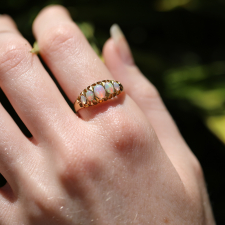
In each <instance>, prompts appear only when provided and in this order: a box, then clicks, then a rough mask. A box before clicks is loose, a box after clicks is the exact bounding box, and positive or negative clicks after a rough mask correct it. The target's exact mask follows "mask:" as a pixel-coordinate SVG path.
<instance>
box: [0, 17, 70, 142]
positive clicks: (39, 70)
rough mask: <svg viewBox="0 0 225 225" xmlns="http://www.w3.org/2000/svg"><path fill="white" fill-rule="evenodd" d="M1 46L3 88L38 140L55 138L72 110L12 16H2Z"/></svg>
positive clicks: (0, 63)
mask: <svg viewBox="0 0 225 225" xmlns="http://www.w3.org/2000/svg"><path fill="white" fill-rule="evenodd" d="M6 27H7V29H6ZM0 46H1V47H0V86H1V88H2V89H3V91H4V93H5V94H6V96H7V98H8V99H9V100H10V102H11V104H12V105H13V107H14V108H15V110H16V111H17V113H18V115H19V116H20V118H21V119H22V120H23V122H24V123H25V125H26V126H27V128H28V129H29V130H30V132H31V133H32V134H33V136H34V138H36V139H37V140H38V141H39V139H42V138H45V139H47V140H49V136H51V138H52V136H53V139H54V135H56V134H57V132H56V130H60V131H62V132H63V130H62V129H61V128H62V127H65V118H66V119H68V120H69V118H71V115H72V111H71V110H70V108H69V106H68V105H67V104H66V102H65V100H64V99H63V97H62V95H61V94H60V92H59V90H58V89H57V87H56V85H55V84H54V82H53V81H52V80H51V78H50V77H49V75H48V74H47V72H46V71H45V69H44V68H43V66H42V64H41V63H40V60H39V59H38V57H37V56H36V55H34V54H31V53H30V52H29V51H30V50H31V46H30V45H29V43H28V42H27V41H26V40H25V39H24V38H23V37H22V36H21V35H20V34H19V32H18V31H17V30H16V28H15V24H14V22H13V21H12V19H11V18H10V17H8V16H0ZM69 115H70V116H69Z"/></svg>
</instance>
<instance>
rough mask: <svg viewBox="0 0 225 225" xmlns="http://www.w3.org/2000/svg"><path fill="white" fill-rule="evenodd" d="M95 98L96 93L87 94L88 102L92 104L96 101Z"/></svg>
mask: <svg viewBox="0 0 225 225" xmlns="http://www.w3.org/2000/svg"><path fill="white" fill-rule="evenodd" d="M94 97H95V95H94V92H93V91H89V90H88V91H87V93H86V98H87V100H88V101H90V102H91V101H93V100H94Z"/></svg>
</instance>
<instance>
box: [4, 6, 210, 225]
mask: <svg viewBox="0 0 225 225" xmlns="http://www.w3.org/2000/svg"><path fill="white" fill-rule="evenodd" d="M33 31H34V35H35V37H36V39H37V41H38V44H39V47H40V54H41V57H42V59H43V60H44V62H45V63H46V64H47V66H48V67H49V68H50V70H51V71H52V73H53V74H54V76H55V77H56V79H57V81H58V83H59V85H60V86H61V87H62V89H63V91H64V92H65V94H66V95H67V96H68V98H69V99H70V101H71V102H72V103H74V102H75V100H76V98H77V96H78V95H79V93H80V92H81V91H82V90H83V89H84V88H86V87H87V86H88V85H91V84H92V83H95V82H97V81H101V80H104V79H115V80H118V81H120V82H121V83H122V84H123V86H124V89H125V93H123V94H121V95H119V96H118V97H116V98H114V99H112V100H109V101H107V102H104V103H101V104H99V105H97V106H93V107H89V108H85V109H81V110H80V111H79V115H80V116H79V117H78V116H77V115H76V114H74V112H73V111H72V110H71V109H70V107H69V106H68V105H67V103H66V101H65V100H64V98H63V97H62V95H61V93H60V91H59V90H58V88H57V87H56V85H55V83H54V82H53V81H52V79H51V78H50V76H49V75H48V74H47V72H46V71H45V69H44V67H43V65H42V64H41V62H40V60H39V59H38V57H37V56H36V55H34V54H32V53H30V50H31V46H30V45H29V43H28V42H27V41H26V40H25V39H24V38H23V37H22V36H21V35H20V34H19V32H18V30H17V29H16V26H15V24H14V22H13V21H12V19H10V18H9V17H8V16H0V46H1V47H0V48H1V50H0V87H1V88H2V90H3V91H4V93H5V94H6V96H7V97H8V99H9V100H10V102H11V104H12V105H13V107H14V108H15V110H16V111H17V113H18V115H19V116H20V118H21V119H22V120H23V122H24V123H25V125H26V126H27V128H28V129H29V130H30V132H31V133H32V135H33V137H32V138H31V139H27V138H26V137H25V136H24V135H23V134H22V132H21V131H20V129H19V128H18V127H17V126H16V124H15V123H14V121H13V120H12V118H11V117H10V116H9V114H8V113H7V112H6V111H5V110H4V108H3V107H2V106H0V118H1V119H0V173H1V174H2V175H3V176H4V177H5V178H6V180H7V181H8V183H7V185H5V186H4V187H3V188H2V189H1V190H0V203H1V204H0V224H2V225H9V224H19V225H21V224H25V225H27V224H32V225H33V224H48V225H49V224H54V225H55V224H63V225H66V224H68V225H69V224H70V225H71V224H76V225H78V224H98V225H103V224H104V225H110V224H112V225H115V224H118V225H120V224H143V225H146V224H151V225H152V224H156V225H158V224H178V225H181V224H182V225H186V224H190V225H195V224H196V225H197V224H199V225H200V224H202V225H211V224H214V219H213V216H212V212H211V207H210V204H209V200H208V196H207V191H206V187H205V183H204V178H203V173H202V169H201V167H200V165H199V162H198V161H197V159H196V158H195V156H194V155H193V154H192V152H191V151H190V149H189V148H188V146H187V145H186V143H185V142H184V140H183V139H182V137H181V135H180V134H179V131H178V130H177V128H176V126H175V124H174V122H173V120H172V119H171V117H170V115H169V113H168V112H167V110H166V108H165V106H164V105H163V103H162V101H161V99H160V97H159V94H158V92H157V90H156V89H155V88H154V86H153V85H152V84H151V83H149V81H148V80H147V79H146V78H145V77H144V76H143V75H142V74H141V73H140V71H139V70H138V68H137V67H136V66H135V64H134V62H133V59H132V56H131V53H130V50H129V47H128V45H127V42H126V40H125V38H124V36H123V35H122V33H121V32H120V30H119V29H118V27H115V26H114V27H113V28H112V30H111V33H112V38H111V39H109V40H108V41H107V42H106V44H105V46H104V50H103V54H104V59H105V64H106V65H104V64H103V63H102V61H101V60H100V59H99V58H98V57H97V55H96V54H95V53H94V51H93V50H92V48H91V47H90V45H89V44H88V42H87V40H86V39H85V38H84V36H83V34H82V33H81V31H80V30H79V29H78V27H77V26H76V24H75V23H74V22H73V21H72V20H71V18H70V16H69V14H68V12H67V11H66V10H65V9H64V8H63V7H60V6H51V7H47V8H45V9H44V10H42V11H41V12H40V14H39V15H38V16H37V18H36V19H35V21H34V25H33Z"/></svg>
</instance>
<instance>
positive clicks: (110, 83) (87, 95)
mask: <svg viewBox="0 0 225 225" xmlns="http://www.w3.org/2000/svg"><path fill="white" fill-rule="evenodd" d="M122 91H123V86H122V84H121V83H120V82H119V81H115V80H103V81H98V82H96V83H94V84H92V85H90V86H88V87H87V88H86V89H84V90H83V91H82V92H81V93H80V95H79V96H78V98H77V100H76V102H75V104H74V106H75V110H76V111H77V110H79V109H80V108H87V107H89V106H93V105H97V104H99V103H101V102H104V101H107V100H109V99H111V98H113V97H115V96H117V95H119V94H120V93H121V92H122ZM77 108H78V109H77Z"/></svg>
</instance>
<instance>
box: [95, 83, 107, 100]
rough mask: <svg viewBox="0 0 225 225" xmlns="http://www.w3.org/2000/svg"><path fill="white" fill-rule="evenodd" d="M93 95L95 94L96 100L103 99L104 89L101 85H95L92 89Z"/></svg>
mask: <svg viewBox="0 0 225 225" xmlns="http://www.w3.org/2000/svg"><path fill="white" fill-rule="evenodd" d="M94 93H95V96H96V97H97V98H98V99H104V98H105V89H104V87H103V86H102V85H100V84H97V85H96V86H95V87H94Z"/></svg>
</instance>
